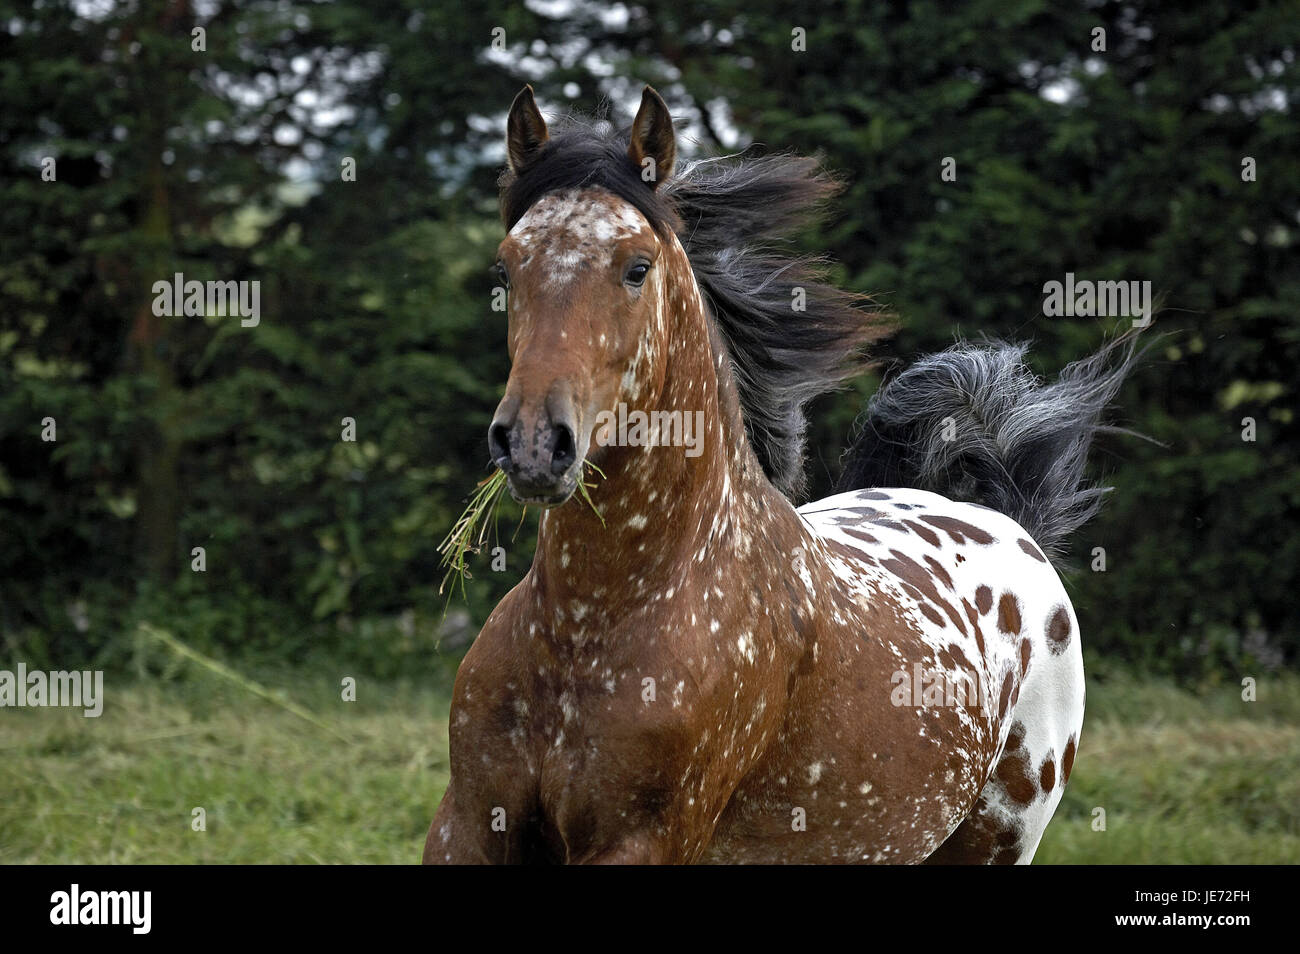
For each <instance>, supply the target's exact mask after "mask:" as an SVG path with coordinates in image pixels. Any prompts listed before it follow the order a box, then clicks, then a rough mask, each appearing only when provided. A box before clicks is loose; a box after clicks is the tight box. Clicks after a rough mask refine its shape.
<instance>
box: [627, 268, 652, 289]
mask: <svg viewBox="0 0 1300 954" xmlns="http://www.w3.org/2000/svg"><path fill="white" fill-rule="evenodd" d="M649 274H650V266H649V265H647V264H646V263H645V262H637V263H636V264H635V265H633V266H632V267H631V268H629V269H628V270H627V274H626V275H624V276H623V281H624V282H626V283H627V284H628V285H631V286H632V287H633V288H640V287H641V286H642V285H644V284H645V277H646V276H647V275H649Z"/></svg>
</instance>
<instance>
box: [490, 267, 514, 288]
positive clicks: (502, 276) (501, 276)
mask: <svg viewBox="0 0 1300 954" xmlns="http://www.w3.org/2000/svg"><path fill="white" fill-rule="evenodd" d="M492 272H493V274H494V275H496V279H497V281H498V282H500V283H501V286H502V287H503V288H509V287H510V273H509V272H507V271H506V267H505V265H503V264H502V263H501V262H497V263H496V264H495V265H493V266H492Z"/></svg>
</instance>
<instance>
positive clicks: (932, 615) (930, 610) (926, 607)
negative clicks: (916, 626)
mask: <svg viewBox="0 0 1300 954" xmlns="http://www.w3.org/2000/svg"><path fill="white" fill-rule="evenodd" d="M918 605H919V607H920V610H921V612H922V613H923V614H924V615H925V618H926V619H928V620H929V621H930V622H932V623H934V624H935V625H936V626H938V627H939V628H940V629H943V627H945V626H947V625H948V624H947V623H946V622H944V618H943V617H942V616H940V615H939V611H938V610H937V609H935V608H934V607H933V606H931V605H930V604H929V603H926V602H925V601H921V602H920V603H919V604H918Z"/></svg>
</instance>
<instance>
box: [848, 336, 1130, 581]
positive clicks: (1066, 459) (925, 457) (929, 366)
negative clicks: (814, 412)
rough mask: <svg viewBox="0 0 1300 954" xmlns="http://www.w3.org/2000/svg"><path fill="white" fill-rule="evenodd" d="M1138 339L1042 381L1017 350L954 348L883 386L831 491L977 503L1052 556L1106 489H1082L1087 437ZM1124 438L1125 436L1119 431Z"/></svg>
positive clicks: (1098, 427) (1000, 345)
mask: <svg viewBox="0 0 1300 954" xmlns="http://www.w3.org/2000/svg"><path fill="white" fill-rule="evenodd" d="M1136 343H1137V334H1136V332H1132V331H1130V332H1128V333H1126V334H1124V335H1121V336H1120V337H1118V338H1115V339H1114V340H1112V341H1111V342H1110V343H1108V344H1107V345H1106V346H1105V347H1103V348H1102V349H1101V350H1100V351H1099V352H1097V353H1096V354H1095V355H1093V356H1092V357H1090V358H1086V359H1084V360H1081V361H1076V362H1075V363H1073V364H1071V365H1069V366H1067V367H1066V368H1065V370H1063V371H1062V372H1061V375H1060V377H1059V378H1057V380H1055V381H1052V382H1050V383H1045V382H1043V381H1042V380H1041V379H1039V378H1038V377H1037V376H1036V375H1035V374H1034V373H1033V371H1031V370H1030V369H1029V368H1028V367H1027V366H1026V365H1025V362H1024V356H1025V351H1026V349H1027V346H1026V345H1024V344H1010V343H1007V342H1004V341H990V342H983V343H980V344H972V343H968V342H962V343H960V344H957V345H955V346H953V347H951V348H949V349H947V350H946V351H941V352H939V353H938V354H933V355H928V356H927V357H924V358H922V359H921V360H919V361H917V362H916V363H915V364H914V365H912V366H911V367H909V368H907V369H906V370H904V371H903V372H902V373H901V374H899V375H898V376H897V377H895V378H893V379H892V380H890V381H888V382H887V383H886V384H885V385H884V386H882V387H881V389H880V390H879V391H878V392H877V393H876V395H875V396H874V397H873V398H872V399H871V401H870V403H869V404H868V405H867V410H866V413H865V415H864V416H863V420H862V421H861V423H860V432H859V434H858V436H857V438H856V439H855V441H854V442H853V445H852V447H851V448H850V449H849V451H848V453H847V455H846V462H845V468H844V473H843V475H842V476H841V478H840V482H839V486H838V487H837V491H847V490H860V489H864V488H868V487H912V488H915V489H918V490H929V491H933V492H935V493H939V494H943V495H944V496H946V497H949V498H951V499H953V500H963V501H968V502H971V503H978V504H983V505H984V506H986V507H991V508H993V509H994V510H997V511H1000V512H1001V513H1004V514H1006V515H1007V516H1009V517H1011V518H1012V519H1013V520H1015V521H1016V522H1017V523H1019V524H1020V525H1021V526H1022V527H1024V528H1025V529H1026V530H1027V531H1029V533H1030V534H1031V535H1032V536H1033V537H1034V539H1035V540H1036V541H1037V542H1038V545H1039V546H1040V547H1042V549H1043V550H1044V551H1046V552H1047V553H1048V554H1049V555H1052V556H1054V557H1057V558H1059V557H1060V556H1061V553H1062V551H1063V549H1064V545H1065V541H1066V538H1067V537H1068V536H1069V535H1070V534H1071V533H1072V532H1073V531H1075V530H1077V529H1078V528H1079V527H1080V526H1082V525H1083V524H1084V523H1085V522H1087V521H1088V520H1089V519H1090V518H1091V517H1092V516H1093V515H1094V514H1096V512H1097V511H1098V510H1099V509H1100V508H1101V501H1102V497H1103V495H1104V494H1105V493H1106V492H1107V491H1108V490H1109V489H1110V488H1108V487H1099V486H1096V485H1092V484H1088V483H1085V481H1084V465H1085V463H1086V461H1087V457H1088V449H1089V447H1090V446H1091V445H1092V441H1093V438H1094V437H1095V436H1096V435H1097V434H1098V433H1101V432H1104V431H1118V430H1120V429H1119V428H1113V427H1107V426H1105V425H1103V424H1102V423H1101V417H1102V413H1103V412H1104V411H1105V410H1106V408H1107V406H1108V405H1109V404H1110V403H1111V401H1112V400H1114V398H1115V395H1116V393H1117V392H1118V391H1119V389H1120V386H1121V385H1122V384H1123V383H1124V379H1125V376H1126V375H1127V374H1128V372H1129V370H1130V369H1131V368H1132V366H1133V363H1134V362H1135V361H1136V360H1137V358H1138V354H1137V352H1136V350H1135V349H1136ZM1125 433H1130V432H1125Z"/></svg>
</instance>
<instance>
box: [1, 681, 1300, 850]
mask: <svg viewBox="0 0 1300 954" xmlns="http://www.w3.org/2000/svg"><path fill="white" fill-rule="evenodd" d="M452 671H453V663H452V661H451V660H447V659H443V660H440V661H437V662H435V663H434V664H433V665H431V667H430V671H429V673H428V674H427V675H426V676H425V677H424V678H422V679H420V680H414V679H405V680H389V681H374V680H369V679H366V678H364V677H362V678H358V680H357V687H356V701H354V702H344V701H343V700H342V698H341V695H342V694H341V691H340V684H341V680H342V678H343V677H344V676H345V675H347V673H346V672H345V671H344V670H342V669H340V668H338V667H334V666H330V665H328V664H315V665H313V666H312V667H311V668H310V671H309V672H308V673H306V674H305V673H304V672H303V671H301V670H288V669H284V670H269V671H268V670H266V669H264V668H260V669H258V671H256V672H255V673H252V674H244V675H243V676H241V677H240V679H232V678H230V677H228V676H225V675H221V674H217V673H214V672H212V671H210V670H208V669H206V668H204V667H202V666H198V665H195V664H193V663H185V664H183V665H181V666H180V667H173V669H172V670H171V671H169V672H164V673H155V674H153V675H150V676H146V677H144V678H139V677H132V678H129V679H128V678H124V679H121V680H113V679H111V678H110V679H109V680H108V681H107V683H106V695H107V701H106V703H105V707H104V712H103V715H102V716H101V717H99V718H97V719H87V718H85V717H84V716H83V715H82V714H81V712H80V710H68V709H8V710H5V711H4V712H3V713H0V863H7V864H13V863H117V864H120V863H162V864H191V863H206V864H213V863H215V864H235V863H305V864H349V863H379V864H411V863H415V862H417V861H418V860H419V857H420V851H421V848H422V846H423V841H424V835H425V831H426V829H427V827H428V824H429V820H430V818H431V817H432V814H433V811H434V809H435V808H436V807H437V804H438V800H439V798H440V797H441V795H442V792H443V789H444V787H445V786H446V783H447V777H448V764H447V709H448V704H449V698H450V696H449V693H450V686H451V674H452ZM250 675H251V677H252V678H255V679H256V680H257V684H258V686H260V687H261V689H260V690H259V691H261V692H264V693H265V695H260V694H258V691H254V689H252V688H250V685H249V683H248V682H247V681H246V680H247V678H248V676H250ZM1258 693H1259V697H1258V701H1256V702H1243V701H1242V700H1241V691H1240V687H1239V686H1237V685H1236V684H1233V683H1226V682H1221V683H1219V684H1217V685H1212V684H1203V685H1200V686H1197V687H1187V686H1177V685H1175V684H1173V683H1171V682H1167V681H1162V680H1158V679H1143V678H1138V677H1136V676H1134V675H1132V674H1129V673H1127V672H1125V671H1123V670H1115V669H1112V668H1108V667H1105V666H1094V672H1093V673H1092V675H1091V678H1090V682H1089V689H1088V716H1087V722H1086V724H1085V726H1084V734H1083V739H1082V743H1081V746H1080V751H1079V758H1078V761H1077V763H1076V767H1075V771H1074V774H1073V776H1072V777H1071V779H1070V784H1069V787H1068V788H1067V790H1066V794H1065V798H1064V801H1063V802H1062V804H1061V806H1060V808H1059V809H1058V811H1057V814H1056V818H1055V820H1054V821H1053V822H1052V824H1051V826H1050V827H1049V828H1048V830H1047V833H1046V835H1045V837H1044V840H1043V843H1042V846H1041V847H1040V849H1039V852H1038V856H1037V858H1036V863H1038V864H1129V863H1208V864H1224V863H1296V862H1298V861H1300V817H1298V816H1297V812H1296V807H1297V805H1300V774H1298V773H1297V772H1296V771H1295V769H1296V766H1297V765H1300V677H1297V676H1295V675H1290V674H1287V675H1275V676H1263V677H1261V678H1260V679H1259V687H1258ZM289 706H294V707H297V711H291V710H290V708H288V707H289ZM307 715H309V716H310V717H311V720H314V721H309V719H308V718H306V717H305V716H307ZM195 808H202V809H203V810H204V813H205V815H206V830H204V831H195V830H193V827H192V819H193V817H194V816H193V810H194V809H195ZM1098 808H1101V809H1104V811H1105V830H1104V831H1102V830H1095V825H1096V819H1097V817H1098V816H1097V815H1096V814H1095V810H1096V809H1098Z"/></svg>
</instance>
